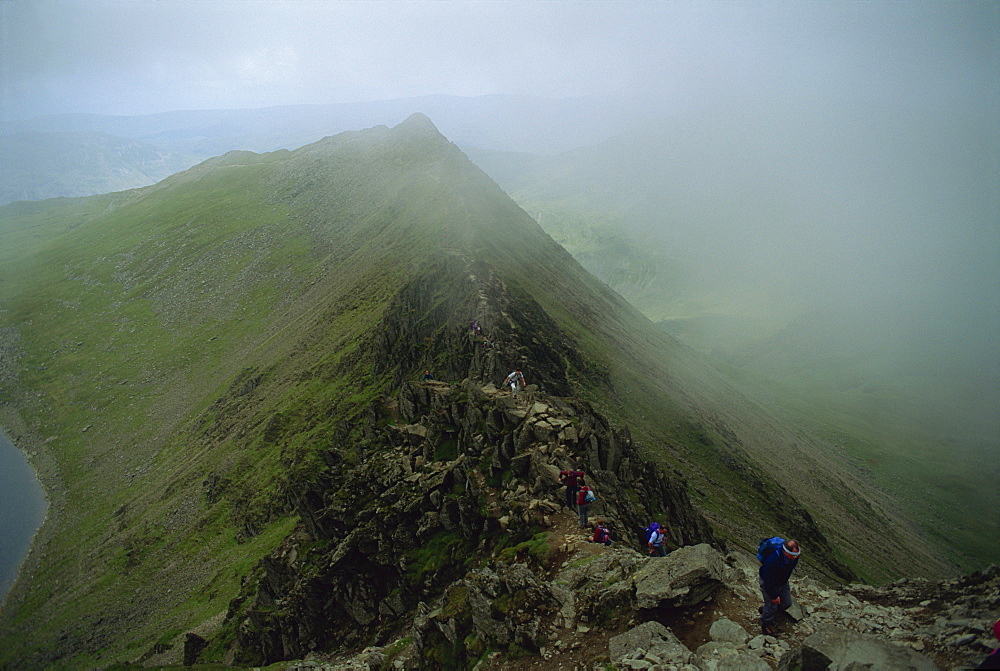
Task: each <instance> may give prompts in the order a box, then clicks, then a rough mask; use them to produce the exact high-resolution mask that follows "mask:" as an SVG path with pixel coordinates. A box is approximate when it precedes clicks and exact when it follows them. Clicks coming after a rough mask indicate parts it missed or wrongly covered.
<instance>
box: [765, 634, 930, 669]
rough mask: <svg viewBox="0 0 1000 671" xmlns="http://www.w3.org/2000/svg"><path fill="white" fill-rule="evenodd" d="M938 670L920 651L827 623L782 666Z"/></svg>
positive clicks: (785, 660)
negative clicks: (827, 624)
mask: <svg viewBox="0 0 1000 671" xmlns="http://www.w3.org/2000/svg"><path fill="white" fill-rule="evenodd" d="M849 667H850V668H861V669H865V668H870V669H899V670H901V671H902V670H907V671H933V670H935V669H937V668H938V667H937V665H935V664H934V662H932V661H931V660H930V659H929V658H927V657H925V656H924V655H921V654H920V653H918V652H916V651H914V650H911V649H909V648H904V647H902V646H899V645H896V644H894V643H889V642H887V641H882V640H879V639H876V638H872V637H871V636H865V635H864V634H858V633H856V632H853V631H848V630H846V629H840V628H839V627H833V626H824V627H821V628H820V629H819V631H817V632H816V633H815V634H812V635H811V636H808V637H807V638H806V639H805V640H804V641H802V646H801V647H799V648H796V649H795V650H793V651H792V652H791V653H790V654H788V655H786V656H785V657H783V658H782V660H781V664H780V665H779V666H778V668H779V669H796V668H803V669H847V668H849Z"/></svg>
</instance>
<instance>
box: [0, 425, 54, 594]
mask: <svg viewBox="0 0 1000 671" xmlns="http://www.w3.org/2000/svg"><path fill="white" fill-rule="evenodd" d="M46 505H47V503H46V501H45V493H44V491H43V490H42V486H41V484H39V482H38V478H36V477H35V472H34V471H33V470H32V469H31V466H30V465H28V460H27V459H25V457H24V454H23V453H22V452H21V451H20V450H19V449H17V448H16V447H14V446H13V445H12V444H11V442H10V441H9V440H8V439H7V436H5V435H3V433H2V432H0V600H3V598H4V597H5V596H6V595H7V591H8V590H9V589H10V587H11V585H12V584H13V583H14V578H16V577H17V569H18V567H19V566H20V565H21V562H22V561H24V558H25V557H26V556H27V554H28V548H29V547H30V546H31V538H32V537H33V536H34V535H35V532H36V531H38V527H39V526H41V524H42V520H44V519H45V507H46Z"/></svg>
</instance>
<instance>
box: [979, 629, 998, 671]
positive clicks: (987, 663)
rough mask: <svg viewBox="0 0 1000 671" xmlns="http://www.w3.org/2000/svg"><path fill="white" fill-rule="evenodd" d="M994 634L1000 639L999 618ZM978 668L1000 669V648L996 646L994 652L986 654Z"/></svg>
mask: <svg viewBox="0 0 1000 671" xmlns="http://www.w3.org/2000/svg"><path fill="white" fill-rule="evenodd" d="M993 635H994V636H996V637H997V639H998V640H1000V620H997V621H996V622H995V623H994V624H993ZM976 668H977V669H1000V648H994V649H993V652H991V653H990V654H989V655H987V656H986V659H984V660H983V661H982V662H980V664H979V666H977V667H976Z"/></svg>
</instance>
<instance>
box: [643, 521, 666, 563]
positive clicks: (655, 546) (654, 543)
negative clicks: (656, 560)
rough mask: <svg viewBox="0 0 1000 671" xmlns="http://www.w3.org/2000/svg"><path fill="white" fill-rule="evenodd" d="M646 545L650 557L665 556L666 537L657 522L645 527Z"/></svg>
mask: <svg viewBox="0 0 1000 671" xmlns="http://www.w3.org/2000/svg"><path fill="white" fill-rule="evenodd" d="M646 544H647V545H649V556H650V557H666V556H667V535H666V534H665V533H663V531H662V530H661V527H660V523H659V522H653V523H652V524H650V525H649V526H648V527H646Z"/></svg>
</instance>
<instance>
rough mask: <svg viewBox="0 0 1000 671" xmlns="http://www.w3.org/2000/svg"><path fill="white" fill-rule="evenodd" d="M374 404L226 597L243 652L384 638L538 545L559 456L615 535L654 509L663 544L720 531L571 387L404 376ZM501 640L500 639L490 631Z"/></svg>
mask: <svg viewBox="0 0 1000 671" xmlns="http://www.w3.org/2000/svg"><path fill="white" fill-rule="evenodd" d="M465 338H467V339H468V340H469V341H474V337H473V336H472V334H467V335H465ZM373 415H376V416H380V419H381V420H382V421H380V422H378V423H379V424H382V426H380V427H379V428H374V429H373V430H372V431H371V432H370V433H369V435H368V436H367V437H366V439H365V440H364V441H363V442H362V444H358V445H355V446H337V447H336V448H333V449H335V450H336V451H338V452H344V451H346V450H348V449H353V451H354V456H353V457H352V460H353V461H354V463H349V462H348V461H347V460H345V461H344V462H342V465H341V466H340V467H338V468H336V469H333V471H332V472H331V477H330V478H329V479H326V480H325V481H323V482H322V483H319V485H318V486H317V487H316V488H314V489H313V490H311V491H308V492H303V493H301V495H299V496H297V497H296V505H297V510H298V512H299V515H300V516H301V518H302V520H303V524H302V528H301V530H300V531H299V532H298V533H297V534H294V535H293V536H292V537H290V538H289V540H288V541H287V542H286V543H285V544H284V545H283V546H282V548H281V549H280V550H279V551H278V552H277V553H276V554H275V555H273V556H272V557H269V558H268V559H266V560H264V561H263V562H262V564H261V567H260V569H259V571H260V573H259V576H258V578H257V580H256V581H255V582H253V583H251V585H252V589H251V590H250V591H249V592H248V593H247V594H245V595H244V596H243V597H241V599H240V600H238V601H237V602H234V604H233V606H232V607H231V609H230V614H229V617H230V618H231V619H232V620H234V621H235V622H238V623H239V628H238V641H239V652H238V653H237V657H236V658H237V660H238V661H240V662H243V663H254V664H259V663H271V662H275V661H279V660H283V659H295V658H298V657H302V656H304V655H305V654H307V653H308V652H310V651H315V650H326V651H329V650H332V649H341V648H350V647H364V646H365V645H370V644H376V643H379V642H384V641H385V640H386V639H387V637H391V636H392V635H394V634H397V633H398V631H399V627H400V626H401V624H402V623H404V622H408V621H411V620H412V619H413V617H414V615H415V613H416V612H417V608H418V605H419V604H420V603H421V602H429V601H432V600H435V599H437V598H439V597H440V596H441V595H442V594H445V593H447V592H448V590H450V589H456V587H455V585H456V583H457V582H459V581H461V579H463V578H464V577H465V574H466V572H468V571H469V570H470V569H473V568H478V567H481V566H483V565H485V564H487V563H489V562H490V561H493V560H496V559H498V558H506V561H507V562H509V563H513V561H514V560H516V559H519V558H523V557H524V556H527V555H530V552H531V547H532V544H535V545H536V546H538V545H540V546H544V545H545V540H544V538H543V536H544V535H545V534H546V533H547V530H550V529H551V528H552V526H553V524H554V522H553V519H554V517H555V516H556V515H557V514H559V513H560V512H561V511H563V510H564V509H563V503H562V500H563V492H562V489H561V487H560V486H559V485H558V482H557V479H558V472H559V470H560V469H561V468H565V467H567V466H570V465H574V466H575V467H579V468H582V469H583V470H584V471H585V472H586V473H587V480H588V482H589V483H590V485H591V486H592V487H593V488H594V490H595V491H596V493H597V497H598V503H595V504H594V510H593V512H594V515H595V516H599V517H601V518H602V519H604V520H606V522H607V523H608V525H609V527H610V528H611V530H612V532H613V533H614V534H615V535H616V536H617V537H618V538H621V539H623V540H624V541H625V542H626V543H631V542H633V540H634V543H635V545H636V547H638V541H637V539H638V531H639V530H640V529H642V528H644V527H645V526H646V525H647V524H648V523H649V521H651V520H653V519H661V520H664V521H666V522H667V523H668V525H669V530H670V531H669V535H670V540H671V542H672V543H673V544H674V545H693V544H697V543H715V544H718V541H717V540H716V539H715V538H714V536H713V534H712V531H711V528H710V527H709V525H708V524H707V523H706V522H705V520H704V518H703V517H702V516H701V514H700V513H699V512H698V511H697V510H696V509H695V508H694V506H692V504H691V502H690V500H689V498H688V496H687V493H686V491H685V487H684V483H683V480H682V479H681V478H680V477H679V476H678V474H676V473H665V472H664V471H662V470H661V469H659V468H658V467H656V466H655V465H653V464H651V463H650V462H648V461H647V460H645V459H643V458H642V457H640V456H639V453H638V451H637V450H636V447H635V446H634V445H633V444H632V442H631V440H630V438H629V436H628V433H627V431H622V430H616V429H614V428H613V427H612V426H610V425H609V423H608V422H607V420H606V419H605V418H603V417H601V416H600V415H599V414H597V413H596V412H595V411H594V410H593V408H591V407H590V406H589V404H587V403H585V402H583V401H581V400H579V399H573V398H560V397H555V396H549V395H546V394H541V393H539V392H538V391H536V390H535V388H534V386H529V389H528V391H526V392H524V393H522V394H520V395H518V397H516V398H514V397H512V396H510V395H509V393H508V392H499V391H497V390H496V389H495V387H493V386H492V385H490V384H487V385H485V386H482V385H481V384H479V383H476V382H472V381H469V380H467V381H465V382H463V383H459V384H455V385H450V384H446V383H439V382H421V383H406V384H404V386H403V388H402V389H401V390H400V393H399V396H398V401H397V402H396V404H395V405H394V406H389V407H386V406H384V405H383V406H381V407H377V408H374V409H373ZM564 514H565V513H564ZM540 535H542V536H540ZM515 591H516V590H515ZM522 596H525V595H522ZM525 598H526V596H525ZM530 602H531V603H532V604H533V606H532V607H533V608H542V609H544V607H545V606H544V600H542V601H538V602H536V601H534V600H531V601H530ZM498 642H499V643H510V642H511V641H488V642H487V643H498ZM520 644H525V641H523V640H522V641H520ZM541 644H542V642H541V641H531V642H530V646H529V647H530V648H531V649H535V650H537V648H538V646H539V645H541Z"/></svg>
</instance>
